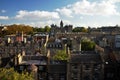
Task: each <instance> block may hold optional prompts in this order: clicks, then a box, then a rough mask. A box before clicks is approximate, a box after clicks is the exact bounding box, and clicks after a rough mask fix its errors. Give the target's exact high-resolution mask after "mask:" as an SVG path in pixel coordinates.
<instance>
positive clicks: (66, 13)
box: [56, 7, 73, 17]
mask: <svg viewBox="0 0 120 80" xmlns="http://www.w3.org/2000/svg"><path fill="white" fill-rule="evenodd" d="M56 11H58V12H59V13H60V14H61V15H64V16H66V17H73V16H72V15H71V14H72V11H71V10H70V9H69V8H67V7H63V8H62V9H56Z"/></svg>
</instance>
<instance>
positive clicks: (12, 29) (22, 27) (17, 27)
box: [7, 24, 33, 34]
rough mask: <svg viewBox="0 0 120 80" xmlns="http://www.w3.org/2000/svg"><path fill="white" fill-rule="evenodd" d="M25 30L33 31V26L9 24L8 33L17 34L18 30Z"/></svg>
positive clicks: (26, 31) (27, 31) (25, 31)
mask: <svg viewBox="0 0 120 80" xmlns="http://www.w3.org/2000/svg"><path fill="white" fill-rule="evenodd" d="M22 31H23V32H24V33H26V34H31V33H33V28H32V27H31V26H29V25H22V24H21V25H16V24H13V25H9V26H7V34H16V32H22Z"/></svg>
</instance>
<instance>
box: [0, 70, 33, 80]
mask: <svg viewBox="0 0 120 80" xmlns="http://www.w3.org/2000/svg"><path fill="white" fill-rule="evenodd" d="M0 80H34V79H33V76H32V74H28V73H27V72H24V73H21V74H20V73H18V72H16V71H14V69H13V68H10V69H6V68H0Z"/></svg>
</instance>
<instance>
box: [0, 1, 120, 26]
mask: <svg viewBox="0 0 120 80" xmlns="http://www.w3.org/2000/svg"><path fill="white" fill-rule="evenodd" d="M61 20H62V21H63V23H64V25H69V24H71V25H73V27H78V26H79V27H88V26H89V27H101V26H115V25H120V0H0V24H3V25H11V24H25V25H31V26H33V27H44V26H46V25H51V24H56V25H58V26H59V23H60V21H61Z"/></svg>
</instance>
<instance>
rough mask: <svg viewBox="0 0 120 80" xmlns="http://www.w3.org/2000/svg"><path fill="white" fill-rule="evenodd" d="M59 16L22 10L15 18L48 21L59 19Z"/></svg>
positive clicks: (51, 13) (53, 13) (45, 12)
mask: <svg viewBox="0 0 120 80" xmlns="http://www.w3.org/2000/svg"><path fill="white" fill-rule="evenodd" d="M59 18H60V17H59V14H58V13H57V12H48V11H39V10H35V11H26V10H20V11H18V14H17V15H16V16H15V19H23V20H48V19H59Z"/></svg>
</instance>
